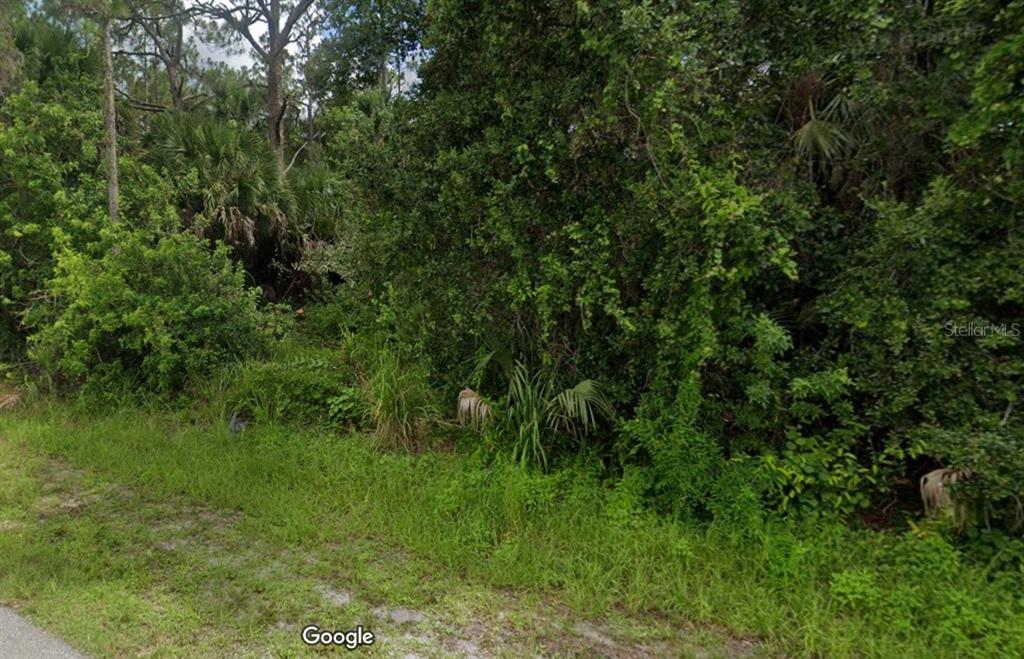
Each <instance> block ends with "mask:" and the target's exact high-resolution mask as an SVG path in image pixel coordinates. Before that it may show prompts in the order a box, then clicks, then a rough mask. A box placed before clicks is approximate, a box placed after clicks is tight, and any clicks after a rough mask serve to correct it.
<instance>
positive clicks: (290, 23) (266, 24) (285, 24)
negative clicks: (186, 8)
mask: <svg viewBox="0 0 1024 659" xmlns="http://www.w3.org/2000/svg"><path fill="white" fill-rule="evenodd" d="M312 4H313V0H298V2H282V0H254V1H253V0H227V1H226V2H220V1H218V0H212V1H206V2H199V3H197V5H196V7H197V8H198V9H200V10H201V11H202V12H203V13H205V14H206V15H208V16H211V17H213V18H217V19H219V20H222V21H224V23H226V24H227V26H228V27H229V28H230V29H231V30H232V31H234V32H236V33H237V34H239V35H241V37H242V38H244V39H245V41H246V42H248V44H249V46H250V47H251V48H252V50H253V52H255V53H256V55H257V57H258V58H259V60H260V63H261V64H262V65H263V68H264V71H265V74H266V78H267V80H266V82H267V97H266V100H267V111H266V120H267V139H268V140H269V142H270V145H271V147H273V149H274V151H275V153H276V154H277V158H278V161H279V162H280V163H281V164H282V166H283V155H282V152H283V149H284V136H285V112H286V110H287V108H286V104H285V93H284V65H285V59H286V57H287V48H288V45H289V44H290V43H292V42H293V41H294V40H295V36H296V35H295V27H296V25H297V24H298V22H299V20H300V19H301V18H302V17H303V16H304V15H305V14H306V12H307V11H308V10H309V8H310V7H311V6H312ZM257 26H261V27H262V28H263V30H265V31H264V32H263V33H262V34H260V32H258V31H256V30H255V29H254V28H256V27H257Z"/></svg>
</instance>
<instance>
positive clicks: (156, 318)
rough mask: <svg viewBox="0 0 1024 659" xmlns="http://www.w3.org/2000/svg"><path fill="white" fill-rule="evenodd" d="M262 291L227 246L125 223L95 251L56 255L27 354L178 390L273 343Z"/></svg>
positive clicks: (97, 379)
mask: <svg viewBox="0 0 1024 659" xmlns="http://www.w3.org/2000/svg"><path fill="white" fill-rule="evenodd" d="M256 296H257V291H255V290H246V289H245V287H244V286H243V281H242V273H241V271H240V270H239V269H238V268H236V267H235V266H234V265H232V263H231V260H230V259H229V258H228V253H227V249H226V248H224V247H218V248H216V249H214V250H213V251H211V250H210V249H209V248H208V247H207V245H206V244H205V243H204V242H202V241H201V240H199V239H197V238H195V237H192V236H188V235H169V236H165V237H162V238H159V239H158V240H156V241H155V242H153V241H152V240H150V239H147V238H146V237H145V236H144V235H142V234H140V233H127V234H124V235H123V236H122V237H121V238H120V239H119V240H118V247H117V248H116V249H112V250H110V251H108V252H107V253H106V254H105V255H103V256H102V257H101V258H98V259H95V258H90V257H88V256H86V255H83V254H81V253H79V252H75V251H72V250H66V251H64V252H63V253H62V254H60V255H59V257H58V260H57V266H56V273H55V275H54V277H53V279H52V280H50V282H49V283H48V285H47V296H46V298H45V299H44V300H43V301H42V302H40V303H39V304H37V305H36V307H34V308H33V310H32V313H31V315H30V319H31V322H32V324H33V326H34V327H35V328H37V331H36V333H35V334H33V335H32V336H31V337H30V355H31V357H32V358H33V359H34V360H35V361H36V362H37V363H39V365H40V366H42V367H43V369H45V371H47V372H48V373H50V374H51V375H53V376H58V377H61V378H65V379H67V380H68V381H70V382H72V383H85V384H90V385H95V386H96V387H100V388H106V387H108V386H111V385H118V386H122V385H126V384H127V385H129V386H133V385H141V386H142V387H144V388H146V389H148V390H151V391H154V392H160V393H164V392H173V391H177V390H179V389H180V388H181V387H182V386H183V385H184V384H185V382H186V381H187V380H188V379H189V378H191V377H193V376H200V375H205V374H207V373H208V372H209V371H210V370H211V369H213V368H214V367H216V366H218V365H220V364H222V363H225V362H228V361H231V360H235V359H238V358H241V357H244V356H246V355H251V354H253V353H254V352H256V351H258V350H259V349H260V348H261V347H263V346H265V345H266V342H267V338H268V333H267V331H266V329H265V328H264V326H263V324H262V315H261V314H260V313H259V311H258V310H257V308H256Z"/></svg>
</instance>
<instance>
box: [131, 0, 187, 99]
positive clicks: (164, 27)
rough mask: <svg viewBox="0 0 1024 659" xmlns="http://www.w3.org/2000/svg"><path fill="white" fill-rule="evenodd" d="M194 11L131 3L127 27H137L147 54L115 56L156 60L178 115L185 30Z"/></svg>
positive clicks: (177, 3) (167, 3)
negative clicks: (162, 72)
mask: <svg viewBox="0 0 1024 659" xmlns="http://www.w3.org/2000/svg"><path fill="white" fill-rule="evenodd" d="M194 12H195V10H194V9H191V8H186V7H185V6H183V4H182V2H181V0H150V1H149V2H139V3H133V4H132V6H131V8H130V11H129V14H128V26H129V27H130V28H131V27H137V28H138V29H139V30H141V31H142V33H143V35H145V39H146V41H148V43H149V45H150V46H151V50H145V49H143V50H120V51H117V52H115V54H119V55H134V56H140V57H152V58H156V59H157V60H159V61H160V63H161V64H162V65H163V67H164V70H165V71H166V73H167V84H168V90H169V93H170V101H171V107H172V108H173V109H174V110H175V111H177V112H180V111H182V110H183V109H184V107H185V93H184V89H185V81H186V78H187V73H186V67H187V65H188V64H187V58H188V54H189V43H188V40H187V39H186V38H185V27H186V25H187V23H188V20H189V19H190V18H191V16H192V14H193V13H194Z"/></svg>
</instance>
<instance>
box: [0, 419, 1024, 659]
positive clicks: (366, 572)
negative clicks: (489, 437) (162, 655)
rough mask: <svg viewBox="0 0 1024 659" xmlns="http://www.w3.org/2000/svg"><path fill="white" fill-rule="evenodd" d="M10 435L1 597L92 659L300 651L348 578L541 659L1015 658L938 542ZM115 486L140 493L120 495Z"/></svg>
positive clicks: (128, 430)
mask: <svg viewBox="0 0 1024 659" xmlns="http://www.w3.org/2000/svg"><path fill="white" fill-rule="evenodd" d="M0 434H2V436H3V437H4V438H5V441H4V442H2V443H0V447H3V449H2V450H3V451H4V453H3V454H0V455H3V457H4V460H3V469H4V472H3V480H2V485H0V523H2V524H6V525H7V527H9V529H14V530H13V531H10V530H9V531H7V532H5V533H2V534H0V599H3V600H7V601H12V602H18V603H22V605H23V606H24V607H26V609H27V610H29V611H30V612H31V613H32V614H33V615H34V616H35V617H36V618H37V619H39V620H41V621H43V622H44V624H46V625H47V626H51V627H53V628H54V629H56V630H58V631H59V632H60V633H62V634H64V635H66V636H67V637H68V638H69V639H71V640H72V641H74V642H77V643H78V644H79V645H80V647H82V648H84V649H86V650H87V651H92V652H96V653H98V654H111V653H114V654H116V653H118V652H122V653H125V652H126V653H129V654H132V653H134V650H135V649H137V647H138V646H137V645H133V644H132V641H133V638H132V636H131V635H132V634H133V633H134V632H139V630H143V632H140V633H141V634H142V637H144V638H148V639H150V641H149V642H150V643H151V644H152V645H156V646H160V647H164V648H178V649H179V651H177V652H175V651H171V652H170V653H171V654H190V653H191V652H192V651H193V650H194V651H196V652H199V651H198V650H197V647H198V646H195V645H194V644H193V643H192V642H190V641H188V640H187V639H188V638H190V634H193V633H199V632H202V633H200V634H199V637H201V638H203V639H205V640H204V641H203V643H206V644H207V645H205V646H203V648H205V649H210V650H217V651H224V650H228V649H232V648H234V649H237V648H238V647H246V648H257V647H258V648H262V649H261V650H260V651H265V650H266V648H267V647H269V648H270V651H271V652H273V653H278V654H288V653H291V652H296V651H298V649H297V648H296V647H295V644H294V634H291V632H288V633H285V632H284V631H282V633H280V634H277V633H275V632H274V631H273V630H274V625H275V623H281V625H284V626H285V627H286V625H287V624H297V623H298V621H300V620H305V619H306V618H304V617H303V616H310V615H325V612H324V611H323V610H322V607H323V602H322V601H323V598H322V597H320V596H319V595H318V594H317V593H318V590H317V589H318V588H319V587H320V586H321V585H322V584H324V583H334V582H336V581H338V580H339V579H340V580H341V581H342V582H344V583H345V584H348V586H347V587H350V589H352V588H354V589H355V590H356V591H358V593H359V597H358V598H357V599H358V600H359V601H362V602H366V603H368V604H367V606H371V605H376V604H379V603H382V602H383V603H387V604H388V605H392V606H393V605H401V604H408V605H410V606H414V607H417V608H425V609H426V610H428V611H429V610H437V611H439V612H443V613H439V615H440V616H441V618H445V617H451V615H452V614H451V611H462V614H461V615H463V616H464V618H465V620H466V621H468V622H467V624H469V623H470V622H472V621H473V620H474V619H475V618H474V616H479V615H482V614H481V613H480V612H481V611H487V610H491V607H492V606H493V605H494V603H495V602H496V601H499V600H500V601H501V602H503V604H502V606H510V605H509V604H508V601H506V599H505V598H507V597H509V595H508V593H509V592H511V593H513V594H514V595H513V596H511V597H512V601H515V602H517V603H518V604H517V605H516V606H511V608H510V610H512V611H514V612H515V615H518V616H520V617H522V618H523V620H522V621H521V622H520V623H519V624H518V627H516V629H517V634H516V636H515V638H516V639H517V640H516V642H517V643H521V642H525V643H526V644H527V645H526V646H522V645H520V646H519V647H520V650H522V649H523V648H524V647H525V648H531V649H532V650H531V651H541V652H547V653H555V654H566V653H568V654H572V653H574V652H575V651H574V650H573V649H572V648H573V647H575V646H573V645H572V644H571V642H570V641H568V640H565V639H564V638H563V640H561V641H559V643H561V645H558V644H556V645H545V643H550V641H544V640H543V639H544V638H548V636H550V634H548V636H545V634H543V633H540V632H538V631H537V629H538V625H541V624H542V623H541V622H540V621H541V620H542V619H545V617H550V618H551V620H554V621H556V622H557V621H558V620H560V619H561V618H564V619H565V620H566V621H571V620H576V619H584V618H585V619H589V620H601V621H604V623H606V624H609V625H611V628H612V629H615V630H616V634H618V635H619V636H620V637H621V638H626V639H627V640H628V641H629V642H631V643H643V642H655V641H657V642H665V643H673V644H674V645H672V646H671V647H673V648H675V649H676V650H675V651H678V652H684V654H685V648H686V647H691V648H693V647H697V646H700V647H703V646H705V645H707V646H710V647H719V648H721V647H724V648H726V649H725V650H723V652H724V653H725V654H730V653H731V652H730V650H729V648H732V649H733V650H735V646H734V645H729V644H730V643H731V644H736V643H739V642H740V641H739V640H738V639H743V640H746V641H752V642H755V643H756V647H757V648H758V651H759V652H764V653H773V652H778V651H781V652H783V653H786V654H792V655H799V656H830V657H832V656H835V657H843V656H883V657H915V656H921V657H924V656H928V657H943V656H1013V655H1016V654H1020V653H1021V651H1022V649H1024V612H1022V608H1024V604H1022V601H1021V593H1022V592H1024V589H1022V588H1021V580H1020V575H1017V576H1016V577H1010V576H1005V575H1004V576H1003V577H1000V578H995V577H993V576H992V575H986V574H983V571H982V569H980V568H975V567H972V566H970V565H967V564H965V562H964V561H963V560H962V558H961V557H960V555H959V554H958V553H957V551H956V550H955V549H954V548H953V547H952V546H950V545H949V544H948V543H946V542H945V541H943V540H942V538H941V537H939V536H936V535H927V536H925V537H923V538H917V537H913V536H910V535H899V534H882V533H877V532H869V531H860V532H854V531H851V530H848V529H845V528H843V527H839V526H834V525H823V526H821V527H819V528H806V529H801V530H799V531H797V530H794V529H790V528H787V527H784V526H782V525H778V524H766V525H764V526H762V527H759V528H756V529H748V530H746V531H745V532H743V533H740V532H738V531H736V530H733V529H729V528H719V527H715V526H711V527H704V526H687V525H683V524H679V523H675V522H670V521H668V520H664V519H659V518H657V517H655V516H653V515H650V514H648V513H645V512H643V511H642V510H641V509H640V508H639V507H638V506H637V505H636V503H635V501H634V500H633V499H632V498H631V497H630V496H628V493H625V492H621V491H619V492H616V491H612V490H609V489H607V488H605V487H603V486H602V485H601V484H600V482H599V481H598V480H597V479H596V478H595V477H594V476H593V475H591V474H590V473H589V470H588V469H586V468H585V467H582V466H581V467H579V468H576V469H568V470H562V471H558V472H555V473H553V474H549V475H542V474H538V473H535V472H530V471H525V470H523V469H521V468H519V467H517V466H515V465H512V464H508V463H505V462H501V461H499V462H497V463H493V462H490V463H489V462H486V461H485V460H484V459H483V458H482V457H479V456H478V455H471V454H468V453H467V452H466V451H462V452H437V451H433V452H426V453H423V454H420V455H416V456H412V455H408V454H403V453H394V454H382V453H380V452H378V451H376V450H374V449H373V448H372V446H371V443H370V442H368V441H367V440H366V438H365V437H361V436H358V435H353V436H336V435H332V434H328V433H317V432H314V431H311V430H293V429H289V428H287V427H282V426H272V425H263V426H254V427H251V428H250V429H248V430H246V432H244V433H243V434H242V435H240V436H230V435H229V434H227V432H226V430H225V429H223V428H222V427H221V426H220V425H218V426H216V427H209V426H205V425H194V424H190V423H184V422H182V421H181V420H180V418H179V417H177V416H174V415H171V414H169V413H168V414H153V413H144V412H140V411H138V410H134V411H133V410H125V411H121V412H117V413H113V414H111V415H108V416H98V417H97V416H91V417H86V416H76V415H74V414H73V413H72V412H70V411H69V410H68V409H66V408H64V407H61V406H57V405H44V406H41V407H37V408H35V409H33V410H30V411H27V412H21V413H19V414H17V415H12V416H5V417H3V418H2V419H0ZM43 456H54V457H57V458H59V459H61V460H66V461H67V463H68V464H70V465H73V466H74V468H76V469H81V470H83V472H82V473H83V474H84V475H83V476H81V477H80V478H81V479H82V480H83V482H82V483H80V484H78V485H75V486H74V487H70V486H69V487H70V489H71V490H73V491H75V492H85V493H86V494H88V492H90V491H91V490H95V494H96V495H97V496H96V497H95V500H96V501H99V502H103V504H102V506H101V505H100V504H98V503H90V504H88V505H83V506H82V507H81V511H82V512H81V514H76V515H68V514H59V515H53V514H49V513H46V512H45V511H44V512H40V510H41V509H40V506H41V505H42V506H43V508H45V505H44V504H39V503H38V502H39V501H40V500H44V499H45V497H46V495H45V493H44V492H45V489H46V487H48V485H47V484H48V483H52V482H53V481H55V480H56V481H60V480H61V479H60V478H58V477H56V476H55V475H54V474H53V473H50V472H52V470H53V469H54V468H53V467H52V466H50V467H47V468H44V466H45V465H52V464H53V463H52V459H51V458H48V457H47V458H44V457H43ZM57 464H63V463H57ZM47 469H49V470H50V471H47ZM59 471H60V470H59V469H58V472H59ZM76 478H79V477H78V476H76ZM122 484H123V485H124V486H127V489H128V490H130V491H132V492H135V493H136V494H134V495H132V496H128V497H124V496H121V497H114V496H110V493H111V492H118V491H121V490H119V489H117V488H119V487H121V485H122ZM122 489H124V488H122ZM139 493H141V494H139ZM79 496H80V495H79ZM87 500H89V499H88V498H87ZM65 507H66V506H65ZM189 507H194V508H196V509H197V510H203V511H208V513H204V514H205V515H207V516H208V517H209V520H208V521H209V524H208V525H207V526H204V527H202V528H198V529H197V530H195V531H194V532H193V531H191V530H190V531H189V532H188V533H187V534H185V535H186V536H187V538H189V540H188V542H189V543H190V544H189V546H190V547H192V548H191V549H190V550H189V552H186V553H190V554H192V556H184V557H183V556H178V554H175V552H173V551H171V552H167V551H161V550H159V547H161V546H173V543H174V542H182V540H181V539H180V538H179V539H178V540H175V539H174V538H170V539H167V538H162V537H161V536H160V534H161V533H164V532H167V528H168V527H169V528H171V529H172V530H173V529H174V528H175V525H176V524H177V525H180V524H182V523H184V519H182V518H181V514H180V513H177V514H176V513H175V510H176V509H186V510H187V509H189ZM65 512H66V511H65ZM201 517H202V516H201ZM188 518H189V517H186V519H188ZM39 520H43V521H42V522H40V521H39ZM54 520H56V522H55V521H54ZM168 520H170V521H168ZM224 520H231V521H230V523H226V522H225V521H224ZM207 527H208V528H207ZM18 529H21V531H18ZM161 529H163V530H161ZM172 535H173V533H172ZM179 535H181V534H180V533H179ZM161 543H164V544H163V545H161ZM167 543H171V544H170V545H168V544H167ZM154 547H156V548H157V549H154ZM232 548H234V549H232ZM168 553H170V554H171V555H173V556H174V557H176V558H173V557H172V558H168V556H167V554H168ZM339 553H340V554H343V556H339V555H338V554H339ZM282 555H285V556H288V557H289V558H287V559H280V558H279V557H280V556H282ZM204 556H205V557H207V558H210V557H214V558H217V557H220V558H219V559H217V560H212V561H211V560H204V559H203V557H204ZM225 556H229V557H230V556H238V557H240V558H238V559H237V560H234V559H233V560H231V561H227V562H226V563H225V561H224V560H222V559H223V557H225ZM268 557H274V561H269V558H268ZM268 561H269V562H268ZM268 565H270V566H272V567H273V566H276V567H273V569H277V570H278V571H279V572H280V573H279V574H277V575H275V574H267V570H268V569H270V568H268V567H267V566H268ZM273 569H271V570H270V571H271V572H273ZM339 571H340V572H341V573H343V574H339ZM318 584H319V585H318ZM353 584H354V585H353ZM68 593H71V594H73V597H67V595H68ZM496 598H497V599H496ZM474 603H475V604H474ZM367 610H369V609H367V608H364V609H359V608H358V607H357V608H356V609H355V610H354V613H353V611H351V610H349V609H345V616H344V620H345V621H346V622H351V623H353V624H354V623H355V621H356V620H357V619H359V615H361V614H365V613H366V611H367ZM558 612H561V613H558ZM560 617H561V618H560ZM334 619H338V618H337V616H335V618H334ZM503 624H504V623H503ZM551 624H555V623H551ZM285 627H282V629H284V628H285ZM268 628H269V629H270V630H271V632H269V636H268V631H267V630H268ZM630 630H632V631H630ZM439 633H440V632H439ZM289 634H291V635H289ZM631 636H632V638H629V637H631ZM560 638H561V637H560ZM566 638H567V637H566ZM695 639H696V640H695ZM492 640H493V639H492ZM493 642H494V643H495V646H496V647H497V646H502V645H504V644H506V643H510V642H512V641H510V640H509V639H508V638H504V639H498V640H494V641H493ZM723 643H725V645H724V646H723V645H722V644H723ZM680 648H682V649H680ZM299 649H301V648H299ZM254 651H255V650H254ZM199 653H200V654H203V652H199ZM579 653H580V654H586V653H587V652H586V651H585V650H579Z"/></svg>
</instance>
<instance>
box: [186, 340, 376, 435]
mask: <svg viewBox="0 0 1024 659" xmlns="http://www.w3.org/2000/svg"><path fill="white" fill-rule="evenodd" d="M272 351H273V353H274V354H273V356H272V357H269V358H266V359H256V360H251V361H248V362H246V363H243V364H232V365H229V366H227V367H226V368H225V369H224V370H223V371H222V372H221V373H219V374H218V375H217V376H216V377H215V378H211V381H210V382H208V383H202V384H200V386H199V389H198V392H197V393H199V395H200V397H205V398H207V399H209V402H210V403H213V404H214V405H216V406H218V409H217V410H216V413H217V416H218V417H219V418H224V419H227V418H229V417H230V415H231V414H238V415H240V416H242V417H243V418H251V419H252V420H253V421H255V422H257V423H268V422H288V423H294V424H296V425H308V426H323V427H326V426H334V427H336V428H340V427H343V426H346V425H356V424H359V423H361V422H362V420H363V416H364V414H365V410H364V408H365V403H364V400H363V396H362V394H361V392H360V390H359V389H358V388H357V387H356V386H355V380H354V374H353V370H352V367H351V365H350V364H349V363H348V361H347V360H346V359H345V358H344V355H342V354H341V352H340V351H339V350H337V349H327V348H306V347H294V346H290V345H288V344H286V343H276V344H274V345H273V347H272ZM204 394H205V396H204Z"/></svg>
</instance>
